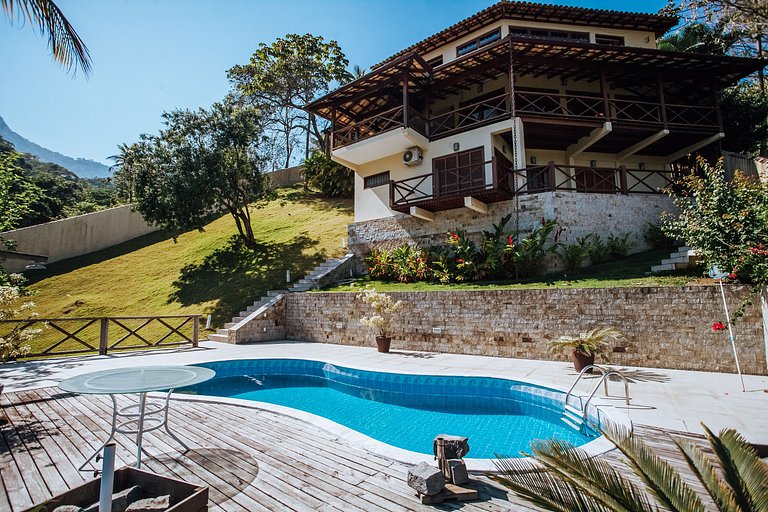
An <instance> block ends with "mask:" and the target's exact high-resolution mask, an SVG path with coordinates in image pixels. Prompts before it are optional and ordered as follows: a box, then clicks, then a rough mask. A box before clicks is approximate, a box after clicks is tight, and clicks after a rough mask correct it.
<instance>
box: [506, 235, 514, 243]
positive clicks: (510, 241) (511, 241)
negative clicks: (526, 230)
mask: <svg viewBox="0 0 768 512" xmlns="http://www.w3.org/2000/svg"><path fill="white" fill-rule="evenodd" d="M507 241H509V245H515V239H514V238H512V236H511V235H510V236H509V237H507Z"/></svg>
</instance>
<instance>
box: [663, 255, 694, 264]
mask: <svg viewBox="0 0 768 512" xmlns="http://www.w3.org/2000/svg"><path fill="white" fill-rule="evenodd" d="M676 263H685V264H687V263H688V256H683V257H680V258H677V257H675V258H667V259H664V260H661V264H662V265H674V264H676Z"/></svg>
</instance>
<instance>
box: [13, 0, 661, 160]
mask: <svg viewBox="0 0 768 512" xmlns="http://www.w3.org/2000/svg"><path fill="white" fill-rule="evenodd" d="M56 3H57V5H58V6H59V7H60V8H61V10H62V11H63V12H64V14H65V16H67V18H68V19H69V21H70V22H71V23H72V25H73V26H74V27H75V29H76V30H77V32H78V33H79V34H80V37H81V38H82V39H83V40H84V41H85V44H86V45H87V46H88V49H89V50H90V52H91V57H92V60H93V72H92V74H91V76H90V77H89V78H86V77H85V76H83V74H82V73H81V72H79V71H78V72H77V73H76V74H75V75H74V76H73V74H72V73H71V72H70V73H67V72H66V71H65V70H64V69H63V68H61V67H60V66H59V65H58V64H56V63H54V62H53V60H52V59H51V56H50V51H49V50H48V46H47V39H46V38H43V37H41V36H40V35H39V34H38V33H36V31H35V30H33V27H32V26H31V25H29V24H26V25H24V24H22V23H20V22H18V21H17V22H15V23H13V24H12V23H11V22H10V21H9V20H8V19H7V18H5V17H3V18H0V62H2V63H3V66H2V71H0V116H2V117H3V118H4V119H5V121H6V123H8V125H9V126H10V127H11V129H12V130H14V131H15V132H17V133H19V134H20V135H22V136H24V137H26V138H27V139H29V140H31V141H32V142H35V143H37V144H40V145H42V146H44V147H46V148H48V149H51V150H54V151H58V152H60V153H63V154H65V155H68V156H72V157H82V158H89V159H92V160H96V161H99V162H103V163H109V162H108V160H107V157H109V156H110V155H113V154H115V152H116V147H117V145H118V144H120V143H131V142H135V141H136V140H138V136H139V134H141V133H155V132H157V130H158V129H160V128H161V126H162V124H161V121H162V118H161V115H162V113H163V112H164V111H169V110H173V109H178V108H192V109H194V108H198V107H207V106H209V105H211V104H212V103H214V102H216V101H219V100H221V99H222V98H223V97H224V96H225V95H226V94H227V92H228V90H229V88H230V85H229V83H228V81H227V76H226V71H227V69H229V68H230V67H232V66H233V65H235V64H244V63H246V62H248V59H249V58H250V56H251V54H252V53H253V51H254V50H255V49H256V48H257V45H258V44H259V43H261V42H265V43H268V44H269V43H271V42H272V41H274V40H275V39H276V38H277V37H281V36H284V35H285V34H288V33H300V34H304V33H312V34H314V35H321V36H323V37H324V38H325V39H334V40H336V41H338V42H339V44H340V45H341V48H342V49H343V51H344V53H345V54H346V56H347V58H348V59H349V62H350V66H352V65H355V64H357V65H360V66H361V67H363V68H366V69H367V68H368V67H370V65H371V64H375V63H377V62H379V61H381V60H383V59H385V58H386V57H388V56H390V55H392V54H394V53H396V52H398V51H399V50H401V49H403V48H405V47H407V46H409V45H411V44H413V43H415V42H417V41H419V40H421V39H424V38H425V37H428V36H430V35H432V34H434V33H435V32H439V31H440V30H442V29H444V28H446V27H448V26H450V25H452V24H454V23H456V22H458V21H460V20H462V19H464V18H466V17H468V16H471V15H472V14H474V13H475V12H477V11H479V10H482V9H484V8H485V7H488V6H489V5H492V4H493V3H494V0H461V1H459V0H441V1H438V0H379V1H374V0H57V2H56ZM547 3H550V2H547ZM553 3H557V4H561V5H574V6H581V7H594V8H601V9H616V10H626V11H639V12H656V11H658V10H659V9H660V8H661V7H663V6H664V5H666V3H667V1H666V0H644V1H627V0H581V1H568V0H563V1H557V2H553ZM0 16H2V15H0Z"/></svg>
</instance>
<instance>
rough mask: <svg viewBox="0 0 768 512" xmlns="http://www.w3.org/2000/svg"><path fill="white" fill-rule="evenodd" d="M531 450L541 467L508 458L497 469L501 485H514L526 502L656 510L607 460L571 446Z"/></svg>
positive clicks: (542, 444)
mask: <svg viewBox="0 0 768 512" xmlns="http://www.w3.org/2000/svg"><path fill="white" fill-rule="evenodd" d="M532 449H533V454H534V456H535V458H536V461H537V462H538V463H539V464H541V467H540V468H537V467H536V466H532V465H530V464H526V463H521V462H519V461H514V460H511V459H505V464H503V465H499V464H497V466H499V469H500V470H501V471H502V472H503V474H504V479H505V481H502V483H504V484H505V485H507V483H508V482H513V483H514V485H508V486H509V487H510V488H511V489H513V490H514V491H515V492H517V493H519V494H520V495H521V496H523V497H525V498H526V499H529V500H535V499H540V500H543V501H539V502H538V503H539V505H540V506H545V502H547V503H549V502H550V501H551V502H554V503H566V504H567V506H566V507H565V510H610V511H617V512H653V511H654V510H655V508H654V507H653V506H652V505H651V503H650V500H649V498H648V496H647V495H646V494H645V493H644V492H643V491H642V490H641V489H639V488H638V487H637V486H636V485H635V484H633V483H632V482H631V481H629V480H628V479H627V478H626V477H624V476H622V475H621V474H620V473H619V472H618V471H616V470H615V469H614V468H612V467H611V466H610V465H609V464H608V463H607V462H606V461H604V460H602V459H597V458H593V457H591V456H590V455H589V454H587V453H586V452H585V451H584V450H582V449H580V448H575V447H574V446H573V445H571V444H570V443H565V442H561V441H558V440H546V441H536V442H534V443H532ZM566 499H567V500H568V501H563V500H566ZM547 506H549V507H552V505H547ZM584 507H586V508H584ZM550 510H560V508H550Z"/></svg>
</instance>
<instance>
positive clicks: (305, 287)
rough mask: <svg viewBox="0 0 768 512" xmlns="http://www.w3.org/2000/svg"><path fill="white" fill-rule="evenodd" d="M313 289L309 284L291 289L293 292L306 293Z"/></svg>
mask: <svg viewBox="0 0 768 512" xmlns="http://www.w3.org/2000/svg"><path fill="white" fill-rule="evenodd" d="M311 289H312V287H311V286H309V285H307V284H302V285H298V284H297V285H294V286H293V287H292V288H291V291H292V292H306V291H308V290H311Z"/></svg>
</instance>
